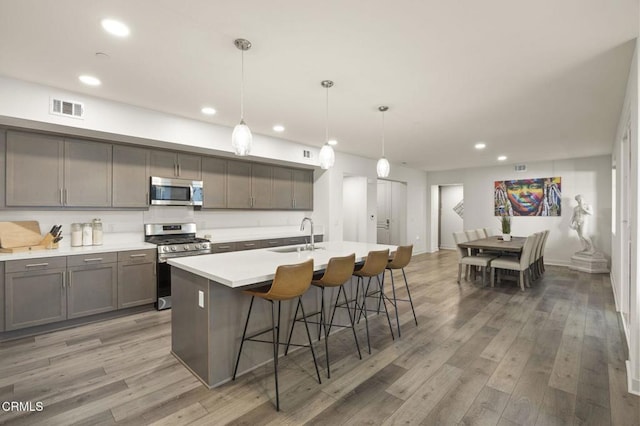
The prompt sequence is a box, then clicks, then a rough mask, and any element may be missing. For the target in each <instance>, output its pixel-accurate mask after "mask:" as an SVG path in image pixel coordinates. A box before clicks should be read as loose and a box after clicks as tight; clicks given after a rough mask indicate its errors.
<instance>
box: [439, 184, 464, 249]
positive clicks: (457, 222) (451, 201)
mask: <svg viewBox="0 0 640 426" xmlns="http://www.w3.org/2000/svg"><path fill="white" fill-rule="evenodd" d="M463 198H464V186H462V185H445V186H441V187H440V206H441V209H440V248H444V249H455V248H456V243H455V241H454V239H453V233H454V232H460V231H462V230H464V220H463V219H462V218H461V217H460V216H459V215H458V213H456V212H455V211H454V210H453V208H454V207H455V206H456V205H457V204H458V203H459V202H460V201H461V200H462V199H463ZM465 207H466V206H465Z"/></svg>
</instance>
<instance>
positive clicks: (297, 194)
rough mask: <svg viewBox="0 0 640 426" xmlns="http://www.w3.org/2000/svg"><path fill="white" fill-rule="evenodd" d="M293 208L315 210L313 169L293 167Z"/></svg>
mask: <svg viewBox="0 0 640 426" xmlns="http://www.w3.org/2000/svg"><path fill="white" fill-rule="evenodd" d="M293 208H294V209H296V210H313V170H299V169H293Z"/></svg>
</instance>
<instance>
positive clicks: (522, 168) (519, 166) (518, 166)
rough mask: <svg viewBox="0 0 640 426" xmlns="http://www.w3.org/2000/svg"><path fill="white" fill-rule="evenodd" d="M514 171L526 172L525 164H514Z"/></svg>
mask: <svg viewBox="0 0 640 426" xmlns="http://www.w3.org/2000/svg"><path fill="white" fill-rule="evenodd" d="M514 168H515V170H516V172H526V171H527V165H526V164H516V165H515V166H514Z"/></svg>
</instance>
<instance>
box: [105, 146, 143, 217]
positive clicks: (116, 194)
mask: <svg viewBox="0 0 640 426" xmlns="http://www.w3.org/2000/svg"><path fill="white" fill-rule="evenodd" d="M149 158H150V153H149V150H147V149H143V148H136V147H132V146H123V145H114V146H113V180H112V182H113V188H112V205H113V207H147V206H148V205H149Z"/></svg>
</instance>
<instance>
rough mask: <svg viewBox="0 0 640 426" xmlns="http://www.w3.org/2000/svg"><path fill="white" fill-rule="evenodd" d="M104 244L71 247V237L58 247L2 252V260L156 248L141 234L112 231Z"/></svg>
mask: <svg viewBox="0 0 640 426" xmlns="http://www.w3.org/2000/svg"><path fill="white" fill-rule="evenodd" d="M103 241H104V244H102V245H100V246H81V247H71V245H70V244H69V237H68V236H65V238H64V239H63V240H62V241H60V243H59V244H58V248H57V249H51V250H47V249H45V250H33V251H21V252H17V253H0V262H5V261H8V260H22V259H38V258H42V257H54V256H73V255H76V254H79V255H82V254H93V253H108V252H114V251H127V250H145V249H153V250H155V249H156V247H157V246H156V245H155V244H149V243H145V242H144V241H143V237H141V236H140V234H129V233H122V234H120V233H112V234H104V240H103Z"/></svg>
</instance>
